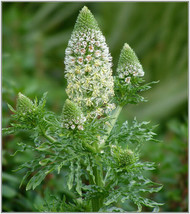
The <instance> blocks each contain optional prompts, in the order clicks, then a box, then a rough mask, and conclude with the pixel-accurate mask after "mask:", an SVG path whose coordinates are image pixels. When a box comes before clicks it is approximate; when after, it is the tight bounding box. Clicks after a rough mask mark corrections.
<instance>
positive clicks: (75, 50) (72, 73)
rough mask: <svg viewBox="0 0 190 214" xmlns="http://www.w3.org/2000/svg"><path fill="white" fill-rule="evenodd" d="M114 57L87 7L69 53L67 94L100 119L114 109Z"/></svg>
mask: <svg viewBox="0 0 190 214" xmlns="http://www.w3.org/2000/svg"><path fill="white" fill-rule="evenodd" d="M111 67H112V57H111V55H110V53H109V49H108V46H107V44H106V42H105V37H104V36H103V35H102V33H101V31H100V29H99V27H98V24H97V22H96V20H95V18H94V16H93V15H92V13H91V12H90V11H89V10H88V8H87V7H83V9H82V10H81V11H80V14H79V16H78V18H77V21H76V24H75V27H74V30H73V33H72V35H71V39H70V40H69V43H68V47H67V49H66V52H65V73H66V74H65V77H66V79H67V82H68V85H67V89H66V92H67V95H68V97H69V99H70V100H72V101H73V102H75V103H76V104H77V105H78V106H79V107H81V108H82V109H83V112H86V114H87V117H91V118H93V117H96V116H97V115H101V114H104V113H109V112H110V111H111V110H113V109H114V105H110V104H111V103H110V99H111V98H112V97H113V95H114V82H113V77H112V69H111Z"/></svg>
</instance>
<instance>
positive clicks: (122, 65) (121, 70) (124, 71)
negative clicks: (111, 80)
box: [117, 44, 144, 84]
mask: <svg viewBox="0 0 190 214" xmlns="http://www.w3.org/2000/svg"><path fill="white" fill-rule="evenodd" d="M117 75H118V77H119V78H120V79H121V80H123V81H124V82H125V83H126V84H129V83H130V82H131V78H134V77H142V76H144V71H143V68H142V65H141V64H140V62H139V60H138V58H137V56H136V54H135V52H134V51H133V50H132V49H131V47H130V46H129V45H128V44H124V47H123V49H122V51H121V54H120V58H119V63H118V68H117Z"/></svg>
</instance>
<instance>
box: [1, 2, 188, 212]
mask: <svg viewBox="0 0 190 214" xmlns="http://www.w3.org/2000/svg"><path fill="white" fill-rule="evenodd" d="M84 5H86V6H88V7H89V9H90V10H91V11H92V13H93V14H94V16H95V18H96V19H97V21H98V23H99V26H100V28H101V29H102V32H103V34H104V35H105V37H106V40H107V43H108V46H109V47H110V51H111V55H112V56H113V63H114V66H113V70H114V71H115V69H116V66H117V62H118V58H119V53H120V50H121V48H122V46H123V44H124V43H125V42H127V43H128V44H129V45H130V46H131V47H132V48H133V49H134V50H135V52H136V53H137V55H138V57H139V59H140V61H141V63H142V65H143V67H144V71H145V79H146V82H149V81H152V80H160V83H158V84H156V85H154V86H153V88H152V89H151V90H149V91H148V92H146V93H144V96H145V97H147V99H148V100H149V102H147V103H142V104H139V105H137V106H133V105H129V106H126V108H125V109H124V110H123V111H122V114H121V116H120V121H121V122H122V121H124V120H129V121H131V120H132V119H133V118H134V117H135V116H136V117H137V120H139V121H142V120H148V121H149V120H150V121H151V122H152V124H159V126H158V128H157V129H156V132H157V133H158V136H157V137H158V139H160V140H161V141H162V142H161V143H159V144H151V143H149V144H147V145H146V146H145V147H144V148H143V149H144V151H143V154H144V155H143V156H142V159H144V160H149V161H154V162H156V163H157V164H158V168H157V170H155V171H154V172H152V173H151V174H150V175H149V176H150V177H151V178H152V179H153V180H154V181H156V182H158V183H162V184H163V185H164V188H163V190H161V191H160V192H159V193H157V194H154V195H150V196H149V197H150V198H152V199H155V200H157V201H159V202H163V203H165V205H164V206H162V208H161V211H175V212H179V211H181V212H183V211H187V209H188V208H187V206H188V198H187V194H188V187H187V179H188V178H187V175H188V172H187V170H188V167H187V162H188V149H187V146H188V143H187V141H188V118H187V117H188V116H187V115H188V58H187V56H188V3H187V2H154V3H152V2H146V3H145V2H134V3H132V2H110V3H109V2H94V3H89V2H86V3H84V2H69V3H64V2H43V3H42V2H27V3H26V2H25V3H24V2H3V3H2V45H3V47H2V77H3V78H2V98H3V102H2V105H3V110H2V113H3V120H2V127H8V126H9V124H10V114H11V112H10V110H9V109H8V107H7V103H9V104H11V105H12V106H13V107H15V101H16V97H17V94H18V92H22V93H23V94H25V95H27V96H29V97H30V98H32V99H33V98H35V96H37V97H38V98H40V97H41V96H42V94H43V93H44V92H46V91H48V101H47V108H48V109H49V110H52V111H55V112H56V113H57V114H60V113H61V109H62V106H63V103H64V101H65V99H66V94H65V87H66V80H65V79H64V63H63V61H64V56H65V53H64V52H65V48H66V46H67V43H68V40H69V38H70V36H71V32H72V29H73V27H74V24H75V20H76V18H77V15H78V12H79V10H80V9H81V8H82V7H83V6H84ZM20 141H28V142H30V141H31V139H30V138H28V136H27V134H25V133H20V134H18V135H16V136H12V135H10V136H6V137H3V150H2V154H3V158H2V164H3V174H2V180H3V185H2V189H3V191H2V194H3V204H2V207H3V211H8V212H10V211H30V212H31V211H36V206H35V204H36V205H38V204H40V203H41V202H42V200H43V196H44V195H43V194H44V193H43V191H44V189H46V188H50V189H52V190H54V191H55V192H59V193H60V194H61V193H62V188H61V187H62V185H63V182H64V181H63V178H62V177H56V178H55V176H54V175H52V176H47V177H46V180H45V182H43V183H42V185H41V186H40V187H38V188H37V189H36V190H35V191H29V192H26V191H25V189H24V187H22V188H21V189H19V182H20V181H21V179H22V177H23V174H22V173H13V172H12V170H13V169H15V168H16V167H17V166H18V165H19V164H20V163H23V162H25V161H27V160H29V159H31V158H32V157H33V154H32V152H30V151H27V152H25V153H24V154H22V153H19V154H18V155H17V156H15V157H11V156H10V155H11V154H12V153H14V151H15V150H16V149H17V148H18V146H17V144H16V143H17V142H20ZM144 211H149V210H148V209H146V210H144Z"/></svg>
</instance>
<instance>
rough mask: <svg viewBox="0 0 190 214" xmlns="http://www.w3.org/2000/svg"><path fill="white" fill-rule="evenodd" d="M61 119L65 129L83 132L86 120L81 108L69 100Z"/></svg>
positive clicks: (66, 102)
mask: <svg viewBox="0 0 190 214" xmlns="http://www.w3.org/2000/svg"><path fill="white" fill-rule="evenodd" d="M61 118H62V121H63V127H65V128H67V129H69V128H71V129H75V128H78V129H79V130H83V123H84V122H85V120H86V118H85V117H84V116H83V113H82V111H81V109H80V108H79V106H78V105H77V104H76V103H74V102H72V101H71V100H69V99H67V100H66V101H65V104H64V106H63V110H62V115H61Z"/></svg>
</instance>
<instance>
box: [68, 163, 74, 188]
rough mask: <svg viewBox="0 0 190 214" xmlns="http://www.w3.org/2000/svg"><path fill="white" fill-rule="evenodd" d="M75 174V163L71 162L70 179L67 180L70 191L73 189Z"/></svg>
mask: <svg viewBox="0 0 190 214" xmlns="http://www.w3.org/2000/svg"><path fill="white" fill-rule="evenodd" d="M74 173H75V168H74V164H73V162H71V165H70V172H69V177H68V180H67V186H68V188H69V190H70V189H71V188H72V187H73V181H74Z"/></svg>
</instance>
